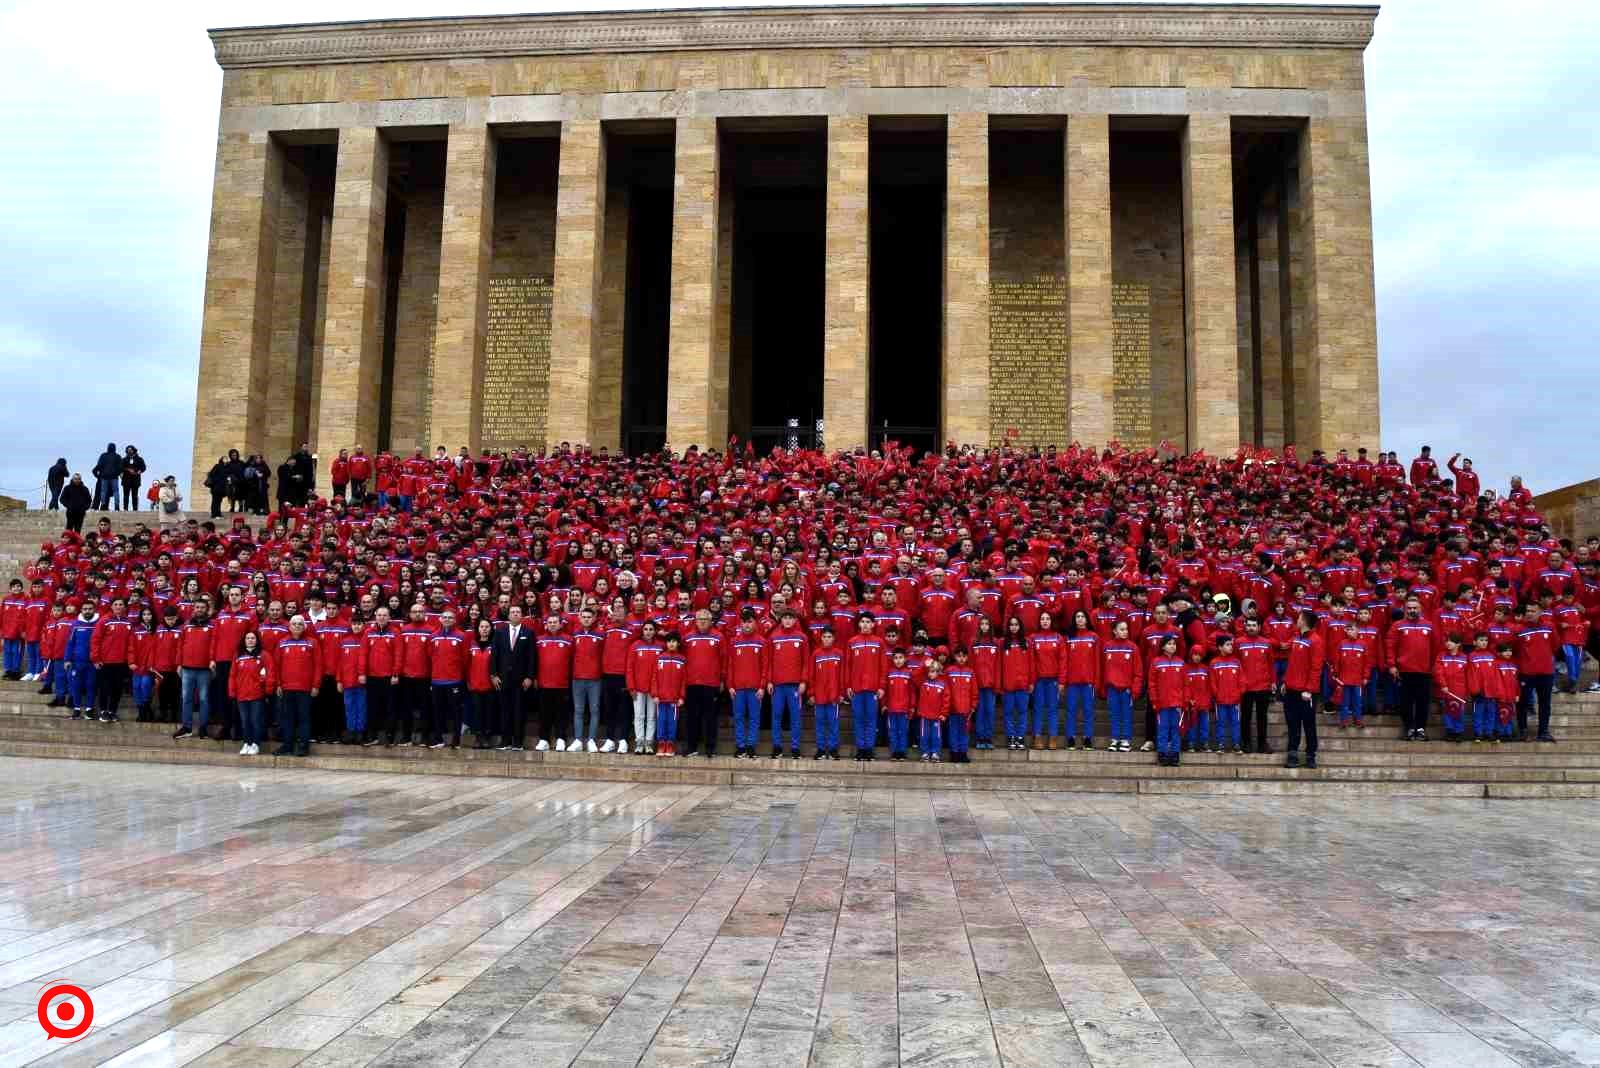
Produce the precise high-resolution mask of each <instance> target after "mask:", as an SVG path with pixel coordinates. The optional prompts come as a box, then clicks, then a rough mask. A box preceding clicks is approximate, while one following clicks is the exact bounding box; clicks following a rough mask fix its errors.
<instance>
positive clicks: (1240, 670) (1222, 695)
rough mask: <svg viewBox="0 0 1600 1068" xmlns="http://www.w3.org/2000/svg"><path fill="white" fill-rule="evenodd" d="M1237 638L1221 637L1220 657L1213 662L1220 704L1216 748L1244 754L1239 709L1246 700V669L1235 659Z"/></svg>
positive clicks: (1214, 687) (1213, 683)
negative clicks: (1241, 744) (1235, 640)
mask: <svg viewBox="0 0 1600 1068" xmlns="http://www.w3.org/2000/svg"><path fill="white" fill-rule="evenodd" d="M1233 644H1234V643H1233V635H1231V634H1226V633H1224V634H1219V635H1218V636H1217V651H1216V655H1214V656H1213V657H1212V658H1211V665H1210V666H1211V692H1212V696H1213V697H1214V698H1215V700H1216V703H1217V730H1216V735H1215V738H1216V745H1215V746H1213V749H1214V750H1216V751H1218V752H1221V751H1222V750H1224V749H1226V750H1229V751H1230V752H1234V753H1242V752H1244V750H1243V749H1242V748H1241V746H1240V737H1239V705H1240V703H1241V702H1242V701H1243V700H1244V665H1243V664H1242V663H1240V662H1239V658H1238V657H1236V656H1234V655H1233Z"/></svg>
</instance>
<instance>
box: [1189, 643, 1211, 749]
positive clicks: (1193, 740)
mask: <svg viewBox="0 0 1600 1068" xmlns="http://www.w3.org/2000/svg"><path fill="white" fill-rule="evenodd" d="M1212 700H1213V698H1212V693H1211V669H1210V668H1208V667H1207V666H1206V647H1205V645H1203V644H1202V643H1200V642H1196V643H1194V644H1193V645H1191V646H1190V647H1189V666H1188V667H1187V668H1185V669H1184V672H1183V708H1184V711H1185V712H1186V713H1187V716H1186V717H1185V719H1186V720H1187V721H1188V726H1187V728H1186V730H1185V732H1184V746H1183V748H1184V751H1185V752H1188V753H1201V752H1205V751H1206V750H1208V749H1210V750H1212V751H1215V750H1216V743H1215V742H1213V741H1212V739H1213V738H1214V737H1215V732H1214V727H1215V726H1216V717H1215V715H1214V714H1213V712H1212V707H1211V706H1212Z"/></svg>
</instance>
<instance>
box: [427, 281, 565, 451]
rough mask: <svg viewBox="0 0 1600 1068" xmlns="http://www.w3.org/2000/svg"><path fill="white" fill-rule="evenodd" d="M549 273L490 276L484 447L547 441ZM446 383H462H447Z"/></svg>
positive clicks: (511, 445)
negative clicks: (547, 274)
mask: <svg viewBox="0 0 1600 1068" xmlns="http://www.w3.org/2000/svg"><path fill="white" fill-rule="evenodd" d="M550 293H551V285H550V279H549V278H546V277H543V276H537V275H494V276H491V277H490V278H489V315H488V324H487V326H488V328H487V330H486V332H485V338H484V358H483V447H484V448H486V449H514V448H517V447H519V446H523V445H527V446H533V447H535V448H537V447H539V446H541V445H543V444H544V433H545V425H546V424H545V408H546V406H547V404H548V403H549V395H550ZM442 386H443V388H445V389H452V388H457V387H456V386H454V385H453V384H452V383H449V382H445V383H442Z"/></svg>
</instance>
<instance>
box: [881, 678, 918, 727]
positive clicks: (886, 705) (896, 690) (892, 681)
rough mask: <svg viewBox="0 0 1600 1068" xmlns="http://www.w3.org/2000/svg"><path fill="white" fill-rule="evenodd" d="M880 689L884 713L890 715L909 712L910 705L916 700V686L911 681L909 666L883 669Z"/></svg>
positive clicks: (901, 714)
mask: <svg viewBox="0 0 1600 1068" xmlns="http://www.w3.org/2000/svg"><path fill="white" fill-rule="evenodd" d="M882 689H883V711H884V713H885V714H887V715H891V716H894V715H899V716H906V715H910V714H911V708H912V705H913V704H915V702H916V686H915V684H914V683H913V682H912V679H911V669H910V668H909V667H903V668H897V667H892V668H890V669H889V670H888V671H885V672H884V673H883V683H882Z"/></svg>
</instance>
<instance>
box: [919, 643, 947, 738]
mask: <svg viewBox="0 0 1600 1068" xmlns="http://www.w3.org/2000/svg"><path fill="white" fill-rule="evenodd" d="M943 670H944V669H943V665H941V664H940V663H939V658H938V657H936V656H930V657H928V659H927V663H926V671H927V673H928V677H927V678H925V679H923V680H922V685H921V686H920V687H918V689H917V719H918V720H919V721H921V723H922V746H921V748H922V759H923V760H925V761H933V762H937V761H938V760H939V759H940V756H939V750H940V749H942V748H943V743H942V741H941V740H940V735H941V734H942V732H943V729H944V721H945V719H946V718H947V717H948V716H949V715H950V684H949V683H948V682H946V681H945V679H944V675H943Z"/></svg>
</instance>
